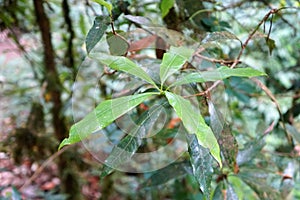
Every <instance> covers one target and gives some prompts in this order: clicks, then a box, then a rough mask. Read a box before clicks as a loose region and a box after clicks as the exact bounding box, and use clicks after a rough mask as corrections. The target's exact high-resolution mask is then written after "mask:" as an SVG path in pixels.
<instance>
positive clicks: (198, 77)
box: [170, 66, 266, 87]
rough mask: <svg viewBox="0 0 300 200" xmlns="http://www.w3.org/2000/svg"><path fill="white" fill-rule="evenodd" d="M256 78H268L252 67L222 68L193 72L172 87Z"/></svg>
mask: <svg viewBox="0 0 300 200" xmlns="http://www.w3.org/2000/svg"><path fill="white" fill-rule="evenodd" d="M232 76H235V77H254V76H266V74H265V73H264V72H261V71H258V70H256V69H253V68H251V67H246V68H233V69H231V68H229V67H225V66H222V67H220V68H218V69H216V70H212V71H204V72H193V73H188V74H185V75H183V76H182V78H181V79H179V80H178V81H176V82H175V83H173V84H172V85H171V86H170V87H173V86H178V85H183V84H189V83H203V82H207V81H218V80H223V79H226V78H229V77H232Z"/></svg>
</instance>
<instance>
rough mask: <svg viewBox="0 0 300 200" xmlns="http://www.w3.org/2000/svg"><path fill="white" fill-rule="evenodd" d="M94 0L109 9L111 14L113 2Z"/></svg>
mask: <svg viewBox="0 0 300 200" xmlns="http://www.w3.org/2000/svg"><path fill="white" fill-rule="evenodd" d="M92 1H94V2H96V3H98V4H100V5H101V6H104V7H105V8H106V9H107V10H108V12H109V15H111V10H112V4H110V3H108V2H106V1H104V0H92Z"/></svg>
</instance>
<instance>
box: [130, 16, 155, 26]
mask: <svg viewBox="0 0 300 200" xmlns="http://www.w3.org/2000/svg"><path fill="white" fill-rule="evenodd" d="M124 17H125V18H126V19H128V20H129V21H132V22H134V23H137V24H139V25H144V26H152V25H153V23H152V22H151V20H150V19H148V18H146V17H142V16H134V15H124Z"/></svg>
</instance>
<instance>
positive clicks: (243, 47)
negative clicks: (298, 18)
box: [192, 7, 287, 96]
mask: <svg viewBox="0 0 300 200" xmlns="http://www.w3.org/2000/svg"><path fill="white" fill-rule="evenodd" d="M286 8H287V7H282V8H279V9H272V10H270V11H269V12H268V13H267V14H266V15H265V16H264V17H263V19H262V20H261V21H260V22H259V23H258V25H257V26H256V27H255V29H254V30H253V31H252V32H251V33H250V34H249V36H248V38H247V39H246V41H245V42H244V43H243V44H242V48H241V50H240V52H239V54H238V56H237V58H236V59H235V60H234V62H233V63H232V65H231V66H230V68H231V69H233V68H235V67H236V66H237V65H238V64H239V63H240V58H241V57H242V55H243V53H244V51H245V49H246V47H247V46H248V43H249V42H250V40H251V39H252V38H253V36H254V35H255V33H256V32H257V30H258V29H259V28H260V26H261V25H262V24H263V23H264V22H265V21H267V20H268V18H269V17H270V15H273V14H276V13H278V12H279V11H280V10H282V9H286ZM221 82H222V80H218V81H216V82H214V84H213V85H212V86H210V87H209V88H207V89H206V90H205V91H204V92H200V93H198V94H194V95H192V96H202V95H206V96H207V95H208V94H209V92H210V91H212V90H213V89H214V88H215V87H217V86H218V85H219V84H220V83H221Z"/></svg>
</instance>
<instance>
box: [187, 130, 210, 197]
mask: <svg viewBox="0 0 300 200" xmlns="http://www.w3.org/2000/svg"><path fill="white" fill-rule="evenodd" d="M187 140H188V145H189V154H190V160H191V165H192V167H193V174H194V176H195V178H196V180H197V181H198V183H199V185H200V190H201V191H202V192H203V194H204V195H205V197H206V199H210V189H211V181H212V175H213V168H212V164H213V163H212V160H213V158H212V156H211V155H210V153H209V150H208V149H206V148H204V147H202V146H201V145H199V143H198V140H197V137H196V135H194V134H189V135H187Z"/></svg>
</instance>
